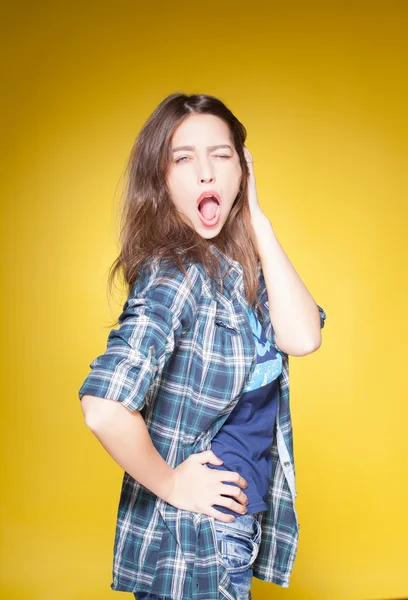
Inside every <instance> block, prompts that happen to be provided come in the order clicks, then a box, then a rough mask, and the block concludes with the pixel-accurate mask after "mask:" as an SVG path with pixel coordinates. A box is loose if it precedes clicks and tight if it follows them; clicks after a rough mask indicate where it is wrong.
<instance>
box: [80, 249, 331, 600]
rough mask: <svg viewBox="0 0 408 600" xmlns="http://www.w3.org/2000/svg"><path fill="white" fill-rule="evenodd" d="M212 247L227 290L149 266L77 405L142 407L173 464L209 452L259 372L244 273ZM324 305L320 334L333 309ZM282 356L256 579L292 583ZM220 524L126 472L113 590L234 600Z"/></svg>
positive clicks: (290, 465)
mask: <svg viewBox="0 0 408 600" xmlns="http://www.w3.org/2000/svg"><path fill="white" fill-rule="evenodd" d="M210 247H211V249H212V251H213V252H214V253H215V254H216V256H217V257H218V258H219V259H220V261H221V265H222V266H227V267H229V269H228V273H226V274H225V277H224V278H223V281H224V290H223V292H222V294H221V293H220V290H219V288H218V287H217V286H216V285H215V284H214V283H213V281H212V280H211V279H210V278H208V276H207V275H206V273H205V271H204V268H203V267H202V265H201V264H199V263H192V264H189V265H188V266H187V273H188V277H187V278H186V277H185V276H184V274H183V273H182V272H181V271H179V270H177V272H176V273H175V274H173V276H172V278H171V279H164V280H162V281H159V279H160V278H161V277H162V276H163V275H165V273H166V270H165V269H163V268H162V264H161V263H159V262H157V261H156V262H153V263H151V265H150V266H149V267H148V268H145V269H144V270H143V271H142V273H141V274H140V277H139V279H138V280H137V282H136V283H135V285H134V286H133V288H132V290H131V292H130V294H129V297H128V299H127V301H126V303H125V305H124V307H123V312H122V314H121V315H120V317H119V328H118V329H113V330H112V331H111V332H110V334H109V337H108V342H107V349H106V351H105V353H104V354H103V355H101V356H99V357H97V358H96V359H95V360H94V361H93V362H92V363H91V365H90V366H91V369H92V370H91V372H90V373H89V375H88V376H87V378H86V379H85V381H84V382H83V384H82V386H81V388H80V390H79V397H80V398H82V396H83V395H84V394H90V395H93V396H99V397H101V398H110V399H111V400H116V401H118V402H122V403H123V405H124V406H126V407H127V408H128V409H130V410H132V411H134V410H136V409H137V410H139V411H141V413H142V415H143V418H144V420H145V423H146V426H147V428H148V430H149V434H150V437H151V439H152V442H153V444H154V446H155V447H156V449H157V450H158V452H159V453H160V455H161V456H162V457H163V458H164V460H165V461H166V462H167V463H168V464H169V465H170V466H171V467H173V468H175V467H176V466H177V465H179V464H180V463H181V462H182V461H184V460H186V458H188V456H190V455H191V454H192V453H196V452H202V451H204V450H208V449H210V448H211V440H212V439H213V437H214V436H215V434H216V433H217V431H218V430H219V429H220V428H221V427H222V425H223V423H224V421H225V420H226V419H227V417H228V415H229V413H230V412H231V411H232V409H233V408H234V406H235V405H236V404H237V402H238V400H239V398H240V396H241V393H242V390H243V388H244V387H245V385H246V382H247V381H248V379H249V378H250V377H251V374H252V369H253V368H254V367H255V365H256V346H255V341H254V338H253V333H252V330H251V326H250V321H249V314H248V306H247V303H246V300H245V294H244V284H243V270H242V266H241V265H240V264H239V263H238V262H236V261H234V260H231V259H230V258H228V257H227V256H226V255H225V254H223V253H221V252H220V251H219V250H217V249H216V248H215V246H213V245H211V246H210ZM258 280H259V291H258V298H259V301H260V303H261V306H262V307H263V309H264V326H265V327H266V335H267V337H268V339H270V340H271V343H272V344H273V345H274V346H275V348H277V349H278V350H279V348H278V347H277V346H276V343H275V336H274V331H273V327H272V324H271V321H270V317H269V311H268V296H267V290H266V284H265V280H264V276H263V272H262V269H261V266H260V264H258ZM318 308H319V311H320V322H321V327H323V326H324V320H325V318H326V313H325V312H324V310H323V309H322V308H321V307H320V306H319V307H318ZM258 316H259V315H258ZM279 351H280V352H281V354H282V362H283V365H282V373H281V375H280V376H279V386H278V387H279V402H278V413H277V419H276V424H275V426H274V427H275V435H274V439H273V444H272V447H271V454H272V459H273V460H272V464H273V467H272V477H271V481H270V487H269V496H268V510H267V511H265V512H264V513H262V517H261V519H262V520H261V527H262V540H261V545H260V549H259V553H258V556H257V558H256V560H255V562H254V563H253V574H254V576H255V577H257V578H258V579H262V580H264V581H270V582H273V583H275V584H278V585H280V586H282V587H288V585H289V578H290V574H291V571H292V568H293V562H294V560H295V556H296V551H297V546H298V535H299V534H298V529H299V525H298V522H297V516H296V511H295V507H294V501H295V497H296V490H295V470H294V461H293V440H292V424H291V416H290V408H289V371H288V355H287V354H285V353H284V352H282V351H281V350H279ZM214 522H215V519H214V518H213V517H210V516H208V515H205V514H202V513H196V512H190V511H187V510H180V509H178V508H175V507H174V506H172V505H171V504H169V503H167V502H165V501H164V500H162V499H161V498H159V497H157V496H156V495H155V494H153V493H152V492H150V491H149V490H148V489H147V488H145V487H144V486H142V485H141V484H140V483H139V482H137V481H136V480H134V479H133V478H132V477H131V476H130V475H129V474H128V473H126V472H125V473H124V477H123V482H122V490H121V495H120V500H119V507H118V514H117V524H116V534H115V541H114V560H113V581H112V583H111V588H112V589H113V590H120V591H126V592H136V593H137V592H138V591H142V590H145V591H150V592H151V593H152V594H157V595H160V596H165V597H166V598H171V599H173V600H186V599H192V600H218V599H228V600H235V599H236V595H235V592H234V589H233V586H232V583H231V581H230V578H229V575H228V572H227V569H226V566H225V563H224V562H223V560H222V557H221V554H220V553H219V552H218V549H217V537H216V532H215V527H214Z"/></svg>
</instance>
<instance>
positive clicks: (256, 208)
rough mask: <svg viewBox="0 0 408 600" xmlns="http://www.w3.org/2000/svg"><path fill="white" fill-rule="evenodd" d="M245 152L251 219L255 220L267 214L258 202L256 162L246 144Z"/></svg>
mask: <svg viewBox="0 0 408 600" xmlns="http://www.w3.org/2000/svg"><path fill="white" fill-rule="evenodd" d="M244 154H245V159H246V162H247V165H248V169H249V178H248V201H249V210H250V212H251V219H252V220H254V219H255V218H257V217H259V216H265V215H264V214H263V212H262V209H261V207H260V205H259V202H258V194H257V191H256V180H255V175H254V163H253V159H252V154H251V153H250V151H249V150H248V148H247V147H246V146H244Z"/></svg>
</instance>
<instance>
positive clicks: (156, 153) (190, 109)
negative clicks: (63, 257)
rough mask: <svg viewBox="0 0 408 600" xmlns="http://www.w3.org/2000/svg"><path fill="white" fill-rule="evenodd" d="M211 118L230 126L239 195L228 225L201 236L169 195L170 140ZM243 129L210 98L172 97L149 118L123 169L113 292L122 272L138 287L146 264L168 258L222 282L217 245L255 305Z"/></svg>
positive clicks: (255, 256) (254, 254)
mask: <svg viewBox="0 0 408 600" xmlns="http://www.w3.org/2000/svg"><path fill="white" fill-rule="evenodd" d="M204 113H205V114H212V115H215V116H217V117H219V118H221V119H223V120H224V121H225V123H226V124H227V125H228V127H229V130H230V134H231V138H232V141H233V143H234V146H235V149H236V151H237V153H238V156H239V160H240V163H241V168H242V179H241V185H240V189H239V192H238V194H237V197H236V198H235V201H234V204H233V206H232V208H231V211H230V214H229V216H228V218H227V220H226V222H225V224H224V227H223V228H222V230H221V231H220V232H219V234H218V235H217V236H216V237H213V238H211V239H210V240H207V239H205V238H202V237H201V236H200V235H199V234H198V233H197V232H196V231H195V229H194V228H193V227H190V226H189V225H187V223H185V222H184V221H183V220H182V219H181V217H180V216H179V214H178V212H177V210H176V208H175V206H174V204H173V202H172V200H171V197H170V194H169V191H168V187H167V183H166V174H167V170H168V168H169V166H170V161H171V138H172V136H173V134H174V132H175V130H176V128H177V127H178V126H179V125H180V123H181V122H182V121H183V120H184V119H185V118H186V117H188V116H190V115H192V114H204ZM246 135H247V133H246V129H245V127H244V125H243V124H242V123H241V122H240V121H239V120H238V119H237V118H236V117H235V115H233V113H232V112H231V111H230V110H229V109H228V108H227V107H226V106H225V104H224V103H223V102H222V101H221V100H219V99H218V98H216V97H214V96H209V95H207V94H192V95H190V96H189V95H186V94H182V93H174V94H170V95H169V96H167V98H165V99H164V100H163V101H162V102H161V103H160V104H159V105H158V106H157V108H156V109H155V110H154V112H153V113H152V114H151V115H150V117H149V118H148V120H147V121H146V123H145V124H144V126H143V127H142V129H141V131H140V133H139V135H138V136H137V138H136V140H135V143H134V145H133V148H132V150H131V153H130V156H129V161H128V164H127V167H126V170H125V188H124V196H123V201H124V202H123V208H122V211H121V221H120V247H121V252H120V254H119V256H118V257H117V258H116V260H115V262H114V263H113V265H112V266H111V268H110V272H109V278H108V283H109V288H110V289H111V287H112V283H113V280H114V278H115V275H116V274H117V272H118V271H121V272H122V276H123V278H124V280H125V282H126V284H127V286H128V292H129V291H130V289H131V287H132V286H133V284H134V283H135V281H136V279H137V276H138V271H139V268H141V266H142V264H143V263H144V262H145V261H148V260H152V259H165V260H166V261H167V262H168V263H169V264H170V265H174V266H175V267H176V268H179V269H180V270H181V271H182V272H183V273H184V274H185V275H186V270H185V266H184V261H185V259H188V260H191V261H193V262H196V261H198V262H200V263H201V264H202V265H203V268H204V269H205V271H206V273H207V275H208V276H209V277H211V278H212V279H213V280H217V281H218V282H220V284H221V289H222V277H221V271H220V265H219V262H218V259H217V257H216V255H215V254H214V253H213V252H212V251H211V250H210V244H213V245H214V246H215V247H216V248H217V249H218V250H220V251H221V252H223V253H224V254H226V255H227V256H228V257H230V258H232V259H233V260H235V261H237V262H239V263H240V264H241V266H242V268H243V278H244V289H245V296H246V300H247V302H248V304H250V305H251V306H253V307H255V306H258V307H260V306H259V303H258V301H257V289H258V264H259V263H258V261H259V256H258V253H257V250H256V244H255V237H254V236H255V234H254V230H253V227H252V224H251V217H250V210H249V204H248V193H247V181H248V175H249V171H248V166H247V164H246V159H245V155H244V143H245V139H246Z"/></svg>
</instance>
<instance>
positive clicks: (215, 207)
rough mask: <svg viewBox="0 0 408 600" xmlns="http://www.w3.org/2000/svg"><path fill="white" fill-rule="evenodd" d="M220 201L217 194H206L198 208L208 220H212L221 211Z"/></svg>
mask: <svg viewBox="0 0 408 600" xmlns="http://www.w3.org/2000/svg"><path fill="white" fill-rule="evenodd" d="M219 207H220V202H219V200H218V198H217V197H216V196H205V197H204V198H202V199H201V200H200V202H199V204H198V210H199V212H200V214H201V216H202V217H203V218H204V219H205V220H206V221H212V220H213V219H214V218H215V216H216V215H217V212H219Z"/></svg>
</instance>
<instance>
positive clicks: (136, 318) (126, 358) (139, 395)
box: [78, 264, 201, 411]
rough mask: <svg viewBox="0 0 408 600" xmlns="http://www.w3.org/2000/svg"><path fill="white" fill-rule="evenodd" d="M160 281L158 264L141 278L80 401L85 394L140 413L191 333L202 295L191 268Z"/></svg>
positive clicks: (83, 390)
mask: <svg viewBox="0 0 408 600" xmlns="http://www.w3.org/2000/svg"><path fill="white" fill-rule="evenodd" d="M187 273H188V276H187V277H186V276H185V275H184V274H183V273H182V272H181V271H179V270H177V271H176V272H175V273H173V275H172V277H171V278H170V279H164V280H163V279H162V277H163V272H162V271H160V270H159V267H158V264H156V265H155V266H153V267H149V268H148V269H145V270H144V271H143V272H142V276H141V277H140V278H139V279H138V281H137V282H136V284H135V285H134V286H133V288H132V290H131V292H130V294H129V297H128V299H127V300H126V302H125V304H124V307H123V311H122V314H121V315H120V317H119V319H118V324H119V328H118V329H112V330H111V331H110V333H109V336H108V340H107V347H106V350H105V352H104V354H102V355H100V356H98V357H97V358H95V359H94V360H93V361H92V362H91V364H90V368H91V372H90V373H89V375H88V376H87V377H86V379H85V381H84V382H83V384H82V386H81V388H80V390H79V392H78V396H79V398H80V399H82V397H83V396H84V395H85V394H89V395H91V396H98V397H100V398H108V399H110V400H116V401H118V402H121V403H123V405H124V406H126V407H127V408H128V409H130V410H132V411H134V410H141V409H142V408H143V407H144V405H145V398H146V394H147V392H148V390H149V388H150V386H151V385H152V383H153V382H154V380H155V379H156V377H157V376H158V374H159V373H160V372H161V371H162V370H163V368H164V366H165V364H166V362H167V360H168V359H169V358H170V356H171V355H172V352H173V350H174V348H175V346H176V345H177V342H178V340H179V338H180V336H181V334H182V332H183V331H185V330H188V329H189V328H190V327H191V323H192V320H193V316H194V314H195V313H196V309H197V299H198V297H199V295H200V293H201V291H200V283H201V278H200V275H199V272H198V271H197V270H196V269H194V267H192V268H190V269H188V270H187Z"/></svg>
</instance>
